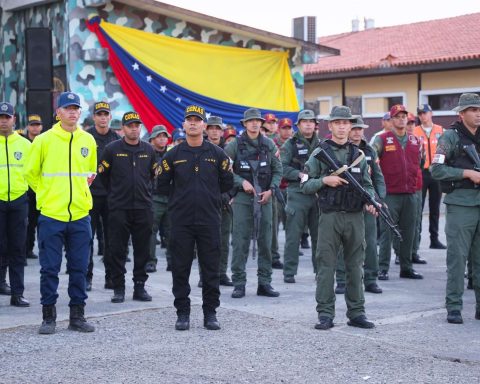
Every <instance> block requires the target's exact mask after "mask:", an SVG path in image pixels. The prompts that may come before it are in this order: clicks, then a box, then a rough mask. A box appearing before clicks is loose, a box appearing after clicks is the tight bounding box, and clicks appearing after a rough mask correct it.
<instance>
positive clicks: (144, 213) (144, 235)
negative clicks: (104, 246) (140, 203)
mask: <svg viewBox="0 0 480 384" xmlns="http://www.w3.org/2000/svg"><path fill="white" fill-rule="evenodd" d="M108 223H109V225H108V232H109V243H110V244H109V245H110V251H109V253H108V258H109V261H108V264H109V266H110V272H111V279H112V282H113V287H114V289H124V288H125V273H127V270H126V269H125V262H126V260H127V254H126V252H125V249H126V248H127V247H128V239H129V237H130V235H131V236H132V246H133V281H134V282H136V283H137V282H138V283H144V282H145V281H147V279H148V275H147V273H146V272H145V265H146V264H147V262H148V259H149V257H150V237H151V236H152V225H153V213H152V209H151V208H147V209H118V210H110V211H109V214H108Z"/></svg>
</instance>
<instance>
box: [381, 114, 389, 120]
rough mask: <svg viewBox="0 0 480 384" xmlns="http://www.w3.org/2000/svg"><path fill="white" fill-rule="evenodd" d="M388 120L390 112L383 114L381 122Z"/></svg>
mask: <svg viewBox="0 0 480 384" xmlns="http://www.w3.org/2000/svg"><path fill="white" fill-rule="evenodd" d="M390 119H391V117H390V112H387V113H385V114H384V115H383V117H382V120H390Z"/></svg>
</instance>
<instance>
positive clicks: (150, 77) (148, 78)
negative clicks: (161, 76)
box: [147, 75, 152, 83]
mask: <svg viewBox="0 0 480 384" xmlns="http://www.w3.org/2000/svg"><path fill="white" fill-rule="evenodd" d="M147 81H148V82H149V83H151V82H152V76H150V75H148V76H147Z"/></svg>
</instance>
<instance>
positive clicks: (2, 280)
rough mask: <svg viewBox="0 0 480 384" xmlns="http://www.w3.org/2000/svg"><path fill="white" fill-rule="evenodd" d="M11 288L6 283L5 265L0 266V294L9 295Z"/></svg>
mask: <svg viewBox="0 0 480 384" xmlns="http://www.w3.org/2000/svg"><path fill="white" fill-rule="evenodd" d="M11 294H12V290H11V289H10V286H9V285H8V284H7V267H1V268H0V295H6V296H10V295H11Z"/></svg>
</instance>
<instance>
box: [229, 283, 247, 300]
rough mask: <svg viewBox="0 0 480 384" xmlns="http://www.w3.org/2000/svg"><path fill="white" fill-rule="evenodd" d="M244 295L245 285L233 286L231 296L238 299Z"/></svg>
mask: <svg viewBox="0 0 480 384" xmlns="http://www.w3.org/2000/svg"><path fill="white" fill-rule="evenodd" d="M244 296H245V285H236V286H235V287H234V288H233V292H232V298H234V299H240V298H242V297H244Z"/></svg>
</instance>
